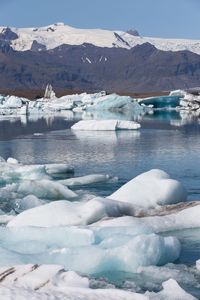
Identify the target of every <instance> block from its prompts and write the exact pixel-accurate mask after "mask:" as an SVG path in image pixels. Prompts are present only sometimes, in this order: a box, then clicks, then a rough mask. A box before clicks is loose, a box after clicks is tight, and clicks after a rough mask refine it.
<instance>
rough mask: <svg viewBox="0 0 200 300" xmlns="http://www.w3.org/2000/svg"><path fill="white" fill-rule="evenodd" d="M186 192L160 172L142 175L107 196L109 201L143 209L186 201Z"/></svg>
mask: <svg viewBox="0 0 200 300" xmlns="http://www.w3.org/2000/svg"><path fill="white" fill-rule="evenodd" d="M186 197H187V195H186V191H185V189H184V188H183V186H182V185H181V184H180V183H179V182H178V181H176V180H173V179H170V177H169V175H168V174H167V173H165V172H164V171H162V170H156V169H155V170H151V171H148V172H146V173H143V174H141V175H139V176H137V177H135V178H134V179H132V180H131V181H129V182H128V183H126V184H125V185H123V186H122V187H121V188H120V189H119V190H117V191H116V192H114V193H113V194H112V195H110V196H109V199H113V200H118V201H123V202H130V203H132V204H133V205H136V206H138V207H144V208H151V207H156V206H157V205H166V204H173V203H178V202H182V201H185V200H186Z"/></svg>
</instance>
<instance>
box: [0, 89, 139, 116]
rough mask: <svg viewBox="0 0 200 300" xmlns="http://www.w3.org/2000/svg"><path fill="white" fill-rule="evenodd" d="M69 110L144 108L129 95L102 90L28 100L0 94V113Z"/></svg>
mask: <svg viewBox="0 0 200 300" xmlns="http://www.w3.org/2000/svg"><path fill="white" fill-rule="evenodd" d="M66 110H70V111H73V112H74V113H82V112H84V111H87V112H95V111H120V112H126V111H130V110H131V111H134V112H135V113H136V114H142V113H144V111H145V109H144V108H143V107H142V106H140V105H139V104H138V102H137V101H136V100H134V99H132V98H131V97H127V96H119V95H117V94H111V95H106V94H105V93H104V92H100V93H95V94H87V93H83V94H74V95H66V96H63V97H61V98H57V97H56V96H54V97H53V98H50V99H48V98H41V99H37V100H33V101H31V100H29V99H25V98H20V97H16V96H7V97H4V96H2V95H1V96H0V115H33V114H37V115H38V114H52V113H56V112H61V111H66Z"/></svg>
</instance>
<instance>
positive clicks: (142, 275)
mask: <svg viewBox="0 0 200 300" xmlns="http://www.w3.org/2000/svg"><path fill="white" fill-rule="evenodd" d="M116 117H117V118H121V119H129V120H130V119H132V120H137V121H138V122H139V123H140V124H141V129H140V130H137V131H104V132H101V131H100V132H89V131H86V132H83V131H76V132H75V131H72V130H71V129H70V127H71V126H72V125H73V124H74V123H75V122H77V121H78V120H80V119H81V115H80V114H73V113H71V112H70V114H69V113H66V114H62V115H59V114H58V115H57V116H54V117H52V116H47V117H44V116H41V117H39V118H35V119H31V118H28V117H24V116H22V117H21V118H14V117H9V118H3V117H2V118H1V120H0V128H1V132H0V156H1V157H3V158H4V159H7V158H9V157H13V158H15V159H17V160H18V161H19V162H21V163H23V164H49V163H66V164H68V165H70V166H73V167H74V171H75V173H74V176H75V177H79V176H85V175H89V174H109V175H110V176H112V177H114V178H115V177H118V181H115V180H114V181H113V182H107V183H105V182H103V183H97V184H92V185H86V186H81V187H80V186H75V187H72V190H73V191H74V192H75V193H76V192H78V193H82V195H83V197H86V198H87V197H89V198H91V195H94V196H102V197H106V196H109V195H110V194H112V193H113V192H114V191H116V190H117V189H118V188H119V187H121V186H122V185H123V184H125V183H126V182H127V181H129V180H131V179H132V178H134V177H135V176H137V175H139V174H141V173H143V172H146V171H148V170H150V169H162V170H164V171H166V172H167V173H168V174H170V177H172V178H174V179H176V180H178V181H180V182H181V183H182V184H183V186H184V187H185V188H186V189H187V191H188V200H199V199H200V185H199V182H200V172H199V170H200V160H199V156H200V154H199V149H200V140H199V130H200V122H199V120H198V119H197V118H192V117H190V116H187V117H185V118H184V119H183V118H182V117H181V115H180V114H179V112H175V111H156V112H154V114H146V115H144V116H142V117H138V116H135V117H134V116H126V115H122V114H120V115H119V114H117V115H116ZM111 118H112V116H111ZM71 176H72V175H70V176H69V177H71ZM55 179H56V178H55ZM2 186H3V184H2ZM88 195H89V196H88ZM12 205H13V203H12V204H11V205H10V206H9V204H8V205H7V206H6V208H5V209H6V210H7V212H8V211H9V209H12V208H13V207H12ZM1 207H3V208H2V210H3V209H4V206H2V205H1ZM4 230H5V229H4V226H3V225H2V228H1V230H0V235H2V236H4V234H5V233H3V231H4ZM199 234H200V230H199V229H185V230H179V231H174V232H169V233H167V232H166V233H162V234H161V236H163V237H164V236H175V237H177V238H178V239H179V241H180V243H181V253H180V256H179V258H178V259H177V260H176V261H175V262H174V263H173V264H172V263H170V264H167V265H164V266H149V267H141V269H140V272H139V273H135V274H134V273H129V272H103V273H102V272H100V273H97V274H95V272H94V274H92V277H93V278H94V279H93V286H94V287H106V286H108V285H109V284H112V285H113V286H114V287H117V288H120V289H124V290H132V291H137V292H140V293H144V292H145V291H146V290H149V291H155V292H158V291H159V290H160V289H161V284H162V282H163V281H165V280H168V279H169V278H174V279H176V280H177V282H178V283H179V284H180V285H181V287H183V288H184V289H185V290H186V291H187V292H189V293H191V294H193V295H194V296H196V297H199V296H200V292H199V280H200V275H199V274H198V272H197V271H196V270H195V262H196V260H198V259H199V257H200V238H199V236H200V235H199ZM23 235H24V233H22V237H23ZM61 235H62V234H61ZM25 236H27V233H26V234H25ZM12 239H13V237H12V236H11V239H10V240H9V233H7V242H5V241H4V243H3V249H9V250H11V254H10V257H8V256H7V255H6V254H5V253H4V252H2V250H1V252H2V260H3V259H4V255H5V261H6V262H8V260H9V259H10V261H11V262H13V263H15V261H16V260H15V259H16V254H17V252H20V251H21V252H22V253H24V255H25V256H24V260H23V263H31V262H32V263H37V262H38V263H52V259H49V260H48V256H44V255H40V256H37V254H38V253H37V251H39V252H40V248H41V249H43V250H44V249H45V248H46V247H50V246H49V245H50V241H49V240H48V237H47V238H45V239H43V238H42V237H41V240H40V244H38V241H37V243H35V244H33V245H31V242H30V241H29V242H28V244H27V245H28V248H27V251H26V250H24V251H25V252H23V251H22V248H23V243H26V241H25V240H24V237H23V238H20V234H19V240H18V241H17V238H16V239H14V240H12ZM6 243H8V244H6ZM19 243H20V245H21V246H20V248H19V249H17V248H16V245H19ZM57 243H58V244H57V246H60V247H61V246H63V245H62V243H61V245H59V239H58V241H57ZM0 244H1V247H2V241H1V243H0ZM38 245H40V246H39V248H38V249H37V247H38ZM36 249H37V251H36ZM43 250H41V252H42V251H43ZM32 251H33V253H34V254H33V255H32V258H31V253H32ZM34 251H35V252H34ZM12 253H13V257H12ZM55 256H56V254H54V257H55ZM38 257H39V258H38ZM55 261H56V262H57V260H56V259H55ZM58 261H59V260H58ZM61 262H62V261H61ZM1 265H3V261H2V262H1ZM157 274H159V276H158V275H157ZM181 274H182V275H181Z"/></svg>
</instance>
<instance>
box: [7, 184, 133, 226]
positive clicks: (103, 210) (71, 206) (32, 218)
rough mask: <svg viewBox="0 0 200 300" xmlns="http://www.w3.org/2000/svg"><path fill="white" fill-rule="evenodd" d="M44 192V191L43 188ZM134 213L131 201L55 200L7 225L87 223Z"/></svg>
mask: <svg viewBox="0 0 200 300" xmlns="http://www.w3.org/2000/svg"><path fill="white" fill-rule="evenodd" d="M41 192H42V193H43V191H42V190H41ZM127 214H128V215H129V214H134V209H133V207H132V206H131V205H130V204H129V203H122V202H118V201H112V200H108V199H104V198H100V197H98V198H94V199H92V200H90V201H88V202H83V203H82V202H69V201H64V200H60V201H54V202H51V203H48V204H45V205H42V206H39V207H35V208H32V209H29V210H26V211H24V212H22V213H21V214H19V215H17V216H16V217H15V218H14V219H13V220H11V222H9V223H8V225H7V226H9V227H10V226H17V227H22V226H39V227H52V226H64V225H87V224H91V223H94V222H96V221H98V220H100V219H102V218H104V217H108V216H109V217H117V216H122V215H127Z"/></svg>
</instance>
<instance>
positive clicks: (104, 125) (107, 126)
mask: <svg viewBox="0 0 200 300" xmlns="http://www.w3.org/2000/svg"><path fill="white" fill-rule="evenodd" d="M140 127H141V125H140V124H138V123H136V122H133V121H122V120H82V121H79V122H78V123H76V124H74V125H73V126H72V127H71V129H73V130H134V129H139V128H140Z"/></svg>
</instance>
